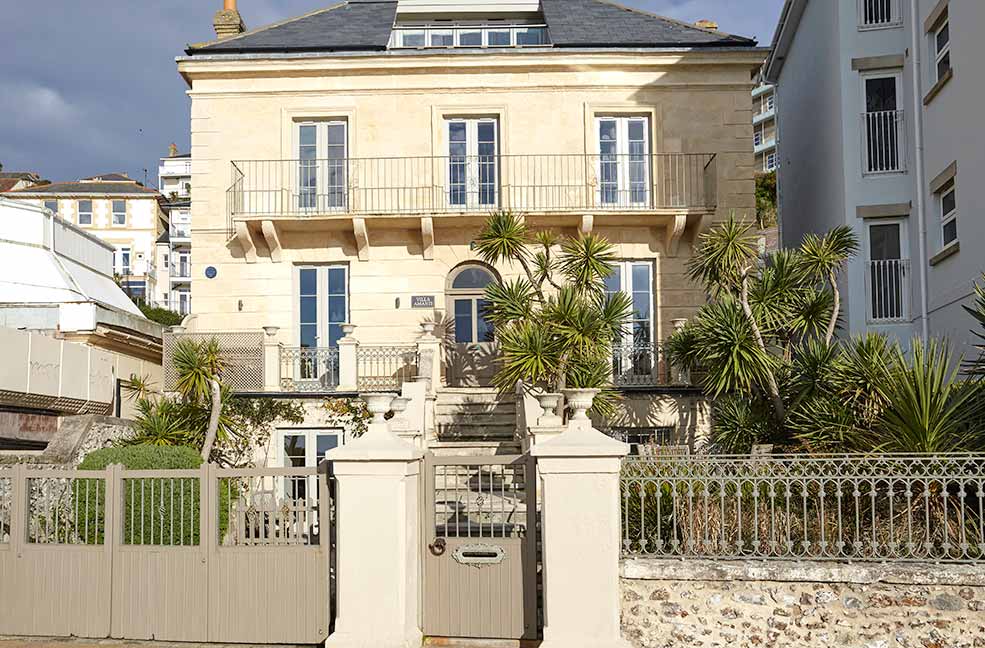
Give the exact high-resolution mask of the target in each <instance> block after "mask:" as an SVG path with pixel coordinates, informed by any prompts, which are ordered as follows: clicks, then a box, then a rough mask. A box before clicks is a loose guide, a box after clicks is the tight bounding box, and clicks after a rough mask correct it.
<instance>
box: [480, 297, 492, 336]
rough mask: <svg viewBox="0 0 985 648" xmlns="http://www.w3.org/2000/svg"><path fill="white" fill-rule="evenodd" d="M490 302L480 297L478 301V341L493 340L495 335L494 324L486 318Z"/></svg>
mask: <svg viewBox="0 0 985 648" xmlns="http://www.w3.org/2000/svg"><path fill="white" fill-rule="evenodd" d="M489 307H490V304H489V302H488V301H486V300H485V299H480V300H478V302H476V311H477V315H478V317H479V319H478V320H477V321H476V323H475V324H476V335H477V337H478V339H477V340H476V341H477V342H492V341H493V339H494V336H493V325H492V323H491V322H490V321H489V320H488V319H486V313H487V311H488V310H489Z"/></svg>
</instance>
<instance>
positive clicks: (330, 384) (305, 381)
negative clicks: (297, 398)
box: [280, 347, 339, 393]
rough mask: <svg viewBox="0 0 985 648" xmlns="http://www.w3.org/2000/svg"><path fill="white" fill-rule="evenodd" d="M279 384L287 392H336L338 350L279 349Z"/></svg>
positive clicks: (337, 384)
mask: <svg viewBox="0 0 985 648" xmlns="http://www.w3.org/2000/svg"><path fill="white" fill-rule="evenodd" d="M280 386H281V389H282V390H284V391H285V392H315V393H323V392H333V391H335V389H336V388H337V387H338V386H339V350H338V348H337V347H332V348H288V347H281V348H280Z"/></svg>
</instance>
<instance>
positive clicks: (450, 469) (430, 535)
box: [422, 455, 539, 639]
mask: <svg viewBox="0 0 985 648" xmlns="http://www.w3.org/2000/svg"><path fill="white" fill-rule="evenodd" d="M533 465H534V464H533V461H532V460H531V459H530V458H529V457H528V456H526V455H524V456H493V457H439V458H435V457H431V456H429V457H428V458H427V459H426V462H425V481H424V489H423V492H424V503H423V506H422V510H423V511H424V515H425V519H424V522H423V524H422V530H423V533H424V542H423V544H424V546H425V547H424V561H423V562H424V633H425V635H428V636H434V637H452V638H481V639H536V638H537V634H538V630H539V628H538V623H537V533H536V529H537V524H536V520H537V505H536V502H537V496H536V477H535V472H534V469H533Z"/></svg>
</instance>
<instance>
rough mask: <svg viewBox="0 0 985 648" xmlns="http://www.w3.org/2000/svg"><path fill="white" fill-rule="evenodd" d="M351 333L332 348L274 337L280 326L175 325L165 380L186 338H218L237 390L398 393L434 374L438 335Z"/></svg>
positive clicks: (227, 378) (228, 379)
mask: <svg viewBox="0 0 985 648" xmlns="http://www.w3.org/2000/svg"><path fill="white" fill-rule="evenodd" d="M354 328H355V327H350V332H349V334H348V335H347V336H346V337H345V338H343V339H342V340H340V341H339V346H337V347H331V348H313V347H304V348H299V347H293V346H290V345H284V344H281V343H279V342H277V341H276V335H277V329H276V328H271V327H268V328H267V329H265V331H242V332H230V331H216V332H207V333H186V332H185V331H184V330H183V329H182V327H174V328H172V330H171V331H169V332H167V333H165V336H164V384H165V389H167V390H173V389H174V385H175V382H176V381H177V373H176V371H175V368H174V366H175V365H174V355H175V352H176V350H177V348H178V345H179V344H180V343H181V341H182V340H189V341H191V342H194V343H203V342H209V341H212V340H214V341H215V342H216V343H217V344H218V345H219V349H220V359H221V363H222V365H223V374H222V377H223V381H224V382H225V383H226V384H227V385H228V386H229V387H230V388H231V389H232V390H233V391H234V392H237V393H290V394H326V395H330V394H334V393H352V392H392V391H400V389H401V386H402V385H403V384H404V383H405V382H413V381H415V380H416V379H417V377H418V375H421V374H423V375H426V376H428V377H432V376H433V375H434V373H433V369H432V367H433V366H434V365H433V363H432V362H431V358H433V357H434V356H435V355H436V349H435V345H439V344H440V343H439V342H438V339H437V338H435V337H425V338H423V339H422V341H419V342H418V343H415V344H406V345H363V344H360V343H359V342H358V340H356V339H355V338H354V337H353V335H352V331H351V329H354Z"/></svg>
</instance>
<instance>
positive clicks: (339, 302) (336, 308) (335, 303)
mask: <svg viewBox="0 0 985 648" xmlns="http://www.w3.org/2000/svg"><path fill="white" fill-rule="evenodd" d="M345 320H346V308H345V297H341V296H335V295H333V296H331V297H329V298H328V321H329V322H334V323H345Z"/></svg>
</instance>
